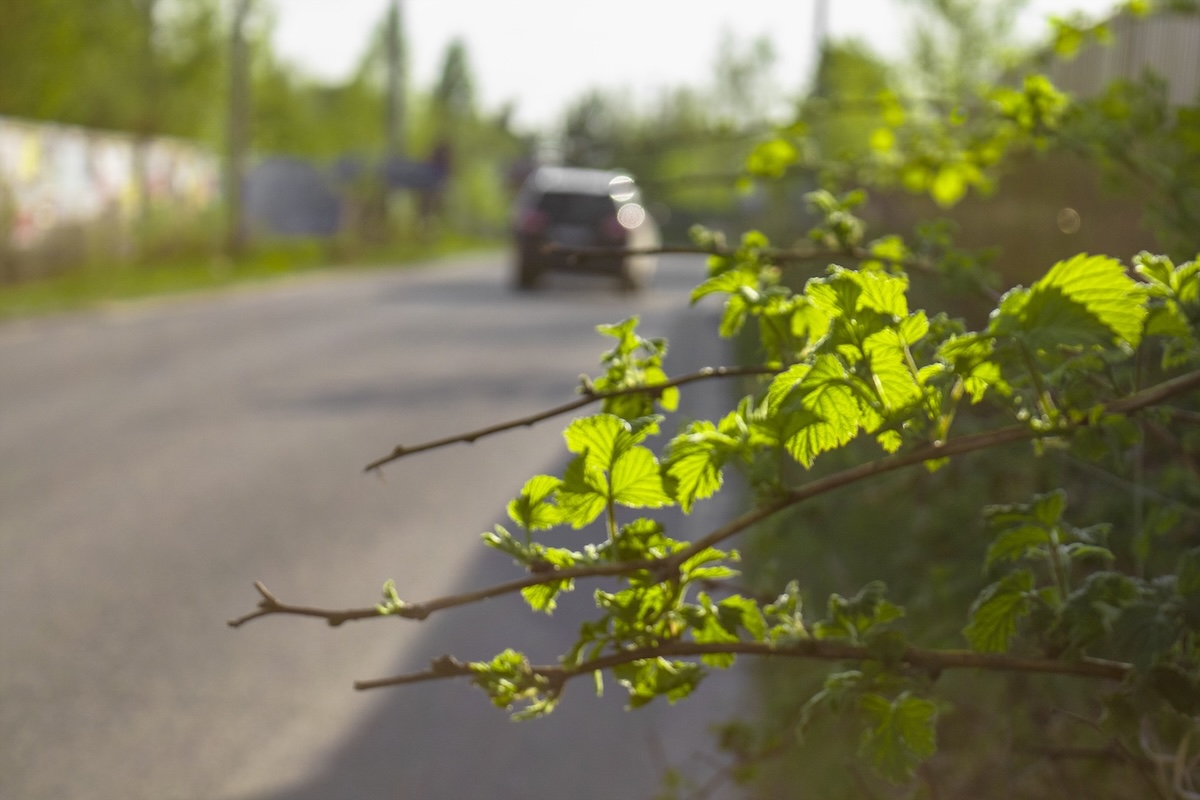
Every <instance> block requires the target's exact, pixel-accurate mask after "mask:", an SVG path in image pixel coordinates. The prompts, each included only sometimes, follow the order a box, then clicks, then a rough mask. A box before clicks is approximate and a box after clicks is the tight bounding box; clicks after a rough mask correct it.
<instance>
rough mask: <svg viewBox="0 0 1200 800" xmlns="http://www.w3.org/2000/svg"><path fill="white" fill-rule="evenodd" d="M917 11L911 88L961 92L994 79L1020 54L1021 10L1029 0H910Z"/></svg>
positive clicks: (938, 94) (936, 92)
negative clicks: (1017, 26)
mask: <svg viewBox="0 0 1200 800" xmlns="http://www.w3.org/2000/svg"><path fill="white" fill-rule="evenodd" d="M907 2H908V4H909V5H911V6H913V7H914V8H915V9H916V10H917V11H918V12H919V18H918V20H917V22H916V24H915V25H914V26H913V28H912V33H911V36H912V41H911V43H910V47H911V53H912V57H911V58H912V66H913V67H914V68H915V69H914V70H913V71H912V73H911V80H913V81H914V83H915V86H913V87H911V88H913V89H915V90H916V91H917V93H918V94H919V93H922V92H924V93H928V94H931V95H933V96H934V97H960V96H962V95H963V94H964V93H965V92H968V91H970V90H972V89H975V88H976V87H978V86H980V85H981V84H984V83H988V82H990V81H994V80H995V79H996V78H998V77H999V75H1000V73H1001V72H1002V71H1003V70H1004V69H1005V68H1007V67H1011V66H1012V65H1013V64H1015V63H1016V61H1017V60H1018V58H1019V57H1020V56H1021V53H1022V50H1021V48H1019V47H1018V46H1017V44H1016V42H1015V40H1014V27H1013V26H1014V23H1015V22H1016V17H1017V14H1018V13H1019V12H1020V11H1021V9H1022V8H1024V7H1025V5H1027V3H1028V0H907Z"/></svg>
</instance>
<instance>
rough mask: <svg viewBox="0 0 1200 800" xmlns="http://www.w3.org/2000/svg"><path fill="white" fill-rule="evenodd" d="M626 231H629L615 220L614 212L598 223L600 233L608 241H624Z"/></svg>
mask: <svg viewBox="0 0 1200 800" xmlns="http://www.w3.org/2000/svg"><path fill="white" fill-rule="evenodd" d="M627 233H629V231H627V230H626V229H625V226H624V225H622V224H621V223H620V221H618V220H617V215H616V214H609V215H608V216H607V217H605V218H604V220H603V221H602V222H601V223H600V234H601V235H602V236H603V237H604V238H605V239H608V240H610V241H614V242H624V241H625V235H626V234H627Z"/></svg>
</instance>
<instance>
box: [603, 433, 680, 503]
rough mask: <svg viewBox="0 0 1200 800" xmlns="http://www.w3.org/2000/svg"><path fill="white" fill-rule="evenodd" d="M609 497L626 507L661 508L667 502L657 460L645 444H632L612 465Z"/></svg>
mask: <svg viewBox="0 0 1200 800" xmlns="http://www.w3.org/2000/svg"><path fill="white" fill-rule="evenodd" d="M611 485H612V500H613V502H616V503H620V504H621V505H623V506H629V507H630V508H661V507H662V506H669V505H671V502H672V501H671V497H670V495H668V494H667V493H666V490H665V489H664V488H663V480H662V472H661V471H660V470H659V467H658V459H657V458H655V457H654V453H652V452H650V451H649V450H648V449H646V448H645V447H633V448H630V449H629V450H626V451H625V452H624V453H622V454H621V455H620V456H619V457H618V458H617V460H616V463H614V464H613V468H612V476H611Z"/></svg>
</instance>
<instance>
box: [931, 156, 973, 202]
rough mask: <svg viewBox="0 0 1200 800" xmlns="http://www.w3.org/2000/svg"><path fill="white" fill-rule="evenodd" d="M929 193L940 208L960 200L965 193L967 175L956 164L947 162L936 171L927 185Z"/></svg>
mask: <svg viewBox="0 0 1200 800" xmlns="http://www.w3.org/2000/svg"><path fill="white" fill-rule="evenodd" d="M929 194H930V196H931V197H933V201H934V202H935V203H937V204H938V205H939V206H941V207H942V208H949V207H950V206H952V205H954V204H955V203H957V202H958V201H959V200H962V199H963V197H965V196H966V194H967V177H966V173H965V172H964V171H963V169H962V167H961V166H960V165H958V164H947V165H945V166H943V167H942V168H941V169H939V170H938V171H937V174H936V175H935V176H934V177H933V182H932V183H931V184H930V185H929Z"/></svg>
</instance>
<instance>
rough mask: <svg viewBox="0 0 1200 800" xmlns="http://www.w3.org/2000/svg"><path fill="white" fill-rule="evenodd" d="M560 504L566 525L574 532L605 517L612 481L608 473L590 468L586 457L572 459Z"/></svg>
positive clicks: (563, 483)
mask: <svg viewBox="0 0 1200 800" xmlns="http://www.w3.org/2000/svg"><path fill="white" fill-rule="evenodd" d="M557 501H558V508H559V511H560V512H561V513H562V521H563V522H567V523H570V524H571V526H572V527H574V528H582V527H584V526H585V525H588V524H590V523H591V522H592V521H593V520H595V519H596V518H597V517H599V516H600V515H601V514H602V513H604V509H605V508H606V506H607V504H608V481H607V479H606V478H605V476H604V471H603V470H602V469H600V468H598V467H594V466H590V465H589V463H588V459H587V458H586V457H585V456H583V455H579V456H576V457H575V458H573V459H571V463H570V464H568V465H567V471H566V473H565V474H564V475H563V482H562V485H561V486H560V487H559V490H558V496H557Z"/></svg>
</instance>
